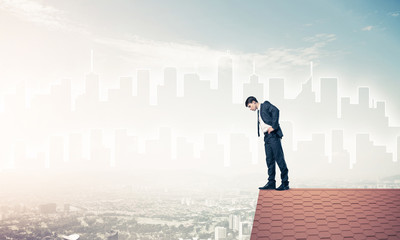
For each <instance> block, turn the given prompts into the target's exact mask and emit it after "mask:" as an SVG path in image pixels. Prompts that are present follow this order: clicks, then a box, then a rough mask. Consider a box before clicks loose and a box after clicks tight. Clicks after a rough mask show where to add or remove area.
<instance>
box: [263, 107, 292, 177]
mask: <svg viewBox="0 0 400 240" xmlns="http://www.w3.org/2000/svg"><path fill="white" fill-rule="evenodd" d="M260 116H261V119H262V120H263V121H264V122H265V123H266V124H268V125H270V126H271V127H272V128H273V129H274V131H272V132H271V133H270V134H268V132H266V133H264V146H265V155H266V156H267V166H268V181H271V182H275V162H276V163H277V164H278V166H279V169H280V170H281V179H282V182H285V183H288V180H289V178H288V172H289V169H288V168H287V166H286V162H285V156H284V154H283V149H282V144H281V139H282V137H283V133H282V129H281V127H280V125H279V109H278V108H277V107H275V106H274V105H273V104H271V103H270V102H268V101H265V102H264V103H262V104H260Z"/></svg>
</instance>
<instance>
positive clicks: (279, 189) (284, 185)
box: [276, 182, 289, 191]
mask: <svg viewBox="0 0 400 240" xmlns="http://www.w3.org/2000/svg"><path fill="white" fill-rule="evenodd" d="M276 190H278V191H282V190H289V182H287V183H282V184H281V185H280V186H279V187H278V188H277V189H276Z"/></svg>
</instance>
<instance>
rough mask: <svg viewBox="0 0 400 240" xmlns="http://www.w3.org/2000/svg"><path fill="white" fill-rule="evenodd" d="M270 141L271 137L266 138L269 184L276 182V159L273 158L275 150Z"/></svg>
mask: <svg viewBox="0 0 400 240" xmlns="http://www.w3.org/2000/svg"><path fill="white" fill-rule="evenodd" d="M269 139H271V138H270V137H269V136H266V137H265V138H264V146H265V155H266V159H267V167H268V182H275V158H274V157H273V153H272V150H273V149H272V147H271V143H270V142H271V141H270V140H269Z"/></svg>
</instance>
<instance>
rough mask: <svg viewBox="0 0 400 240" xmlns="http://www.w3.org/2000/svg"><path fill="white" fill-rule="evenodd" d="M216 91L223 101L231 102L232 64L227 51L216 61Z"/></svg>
mask: <svg viewBox="0 0 400 240" xmlns="http://www.w3.org/2000/svg"><path fill="white" fill-rule="evenodd" d="M218 91H219V92H220V95H221V97H222V98H221V99H223V101H224V102H227V103H232V91H233V66H232V58H231V56H230V55H229V52H228V53H227V55H226V56H222V57H221V58H220V59H219V61H218Z"/></svg>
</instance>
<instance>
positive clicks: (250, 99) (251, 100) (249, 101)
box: [244, 96, 258, 107]
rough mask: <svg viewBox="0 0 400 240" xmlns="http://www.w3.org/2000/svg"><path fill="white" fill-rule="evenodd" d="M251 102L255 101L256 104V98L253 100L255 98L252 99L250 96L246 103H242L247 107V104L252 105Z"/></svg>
mask: <svg viewBox="0 0 400 240" xmlns="http://www.w3.org/2000/svg"><path fill="white" fill-rule="evenodd" d="M253 101H256V102H257V103H258V101H257V98H255V97H253V96H250V97H248V98H247V99H246V102H244V105H245V106H246V107H247V105H248V104H249V103H252V102H253Z"/></svg>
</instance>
